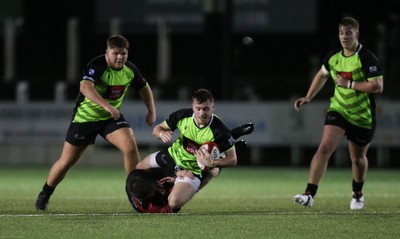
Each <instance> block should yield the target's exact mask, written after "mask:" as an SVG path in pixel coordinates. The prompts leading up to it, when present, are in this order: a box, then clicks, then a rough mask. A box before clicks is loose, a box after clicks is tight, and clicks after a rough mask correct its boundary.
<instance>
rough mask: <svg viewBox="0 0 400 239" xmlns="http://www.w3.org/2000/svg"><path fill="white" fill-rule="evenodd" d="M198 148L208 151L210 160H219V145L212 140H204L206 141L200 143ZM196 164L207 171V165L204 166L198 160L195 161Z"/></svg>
mask: <svg viewBox="0 0 400 239" xmlns="http://www.w3.org/2000/svg"><path fill="white" fill-rule="evenodd" d="M199 150H205V151H208V153H209V154H210V155H211V159H212V160H219V159H220V158H221V153H220V151H219V147H218V145H217V144H216V143H215V142H213V141H209V142H206V143H204V144H202V145H201V146H200V147H199ZM197 164H198V165H199V167H200V169H201V170H203V171H207V170H208V168H207V166H205V165H204V164H202V163H200V162H199V161H197Z"/></svg>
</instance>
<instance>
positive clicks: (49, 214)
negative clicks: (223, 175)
mask: <svg viewBox="0 0 400 239" xmlns="http://www.w3.org/2000/svg"><path fill="white" fill-rule="evenodd" d="M168 214H169V215H176V216H179V215H202V216H207V214H203V213H199V214H196V213H176V214H174V213H168ZM217 214H218V215H221V214H224V212H220V213H217ZM355 214H364V215H396V214H400V211H393V212H378V211H373V212H360V211H357V212H354V211H349V212H297V211H296V212H291V211H288V212H249V213H246V212H238V213H227V214H226V215H227V216H232V215H239V216H251V215H266V216H274V215H293V216H296V215H355ZM144 215H160V214H157V213H155V214H149V213H144V214H141V213H136V212H132V213H38V214H0V218H4V217H81V216H93V217H97V216H101V217H104V216H110V217H118V216H122V217H125V216H144ZM163 215H165V214H163ZM209 216H212V215H209Z"/></svg>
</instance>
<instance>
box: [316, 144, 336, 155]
mask: <svg viewBox="0 0 400 239" xmlns="http://www.w3.org/2000/svg"><path fill="white" fill-rule="evenodd" d="M333 150H334V147H332V146H331V145H330V144H326V143H322V144H321V145H320V146H319V148H318V152H319V153H320V154H322V155H326V156H329V155H331V154H332V152H333Z"/></svg>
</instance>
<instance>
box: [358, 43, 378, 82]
mask: <svg viewBox="0 0 400 239" xmlns="http://www.w3.org/2000/svg"><path fill="white" fill-rule="evenodd" d="M360 60H361V65H362V69H363V71H364V72H365V78H367V79H368V78H373V77H377V76H382V75H383V68H382V65H381V63H380V62H379V60H378V58H377V57H376V56H375V55H374V53H372V52H371V51H369V50H367V49H365V50H364V51H362V52H360Z"/></svg>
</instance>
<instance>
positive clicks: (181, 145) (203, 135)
mask: <svg viewBox="0 0 400 239" xmlns="http://www.w3.org/2000/svg"><path fill="white" fill-rule="evenodd" d="M165 123H166V124H167V125H168V127H169V128H170V130H172V131H174V130H176V129H179V131H180V135H179V138H178V139H177V140H176V141H175V142H174V143H173V144H172V145H171V146H170V147H169V148H168V152H169V153H170V154H171V156H172V158H173V159H174V161H175V163H176V165H177V166H179V167H180V168H183V169H188V170H191V171H192V172H193V173H194V174H197V175H200V174H201V169H200V168H199V166H198V164H197V160H196V157H195V156H194V153H195V151H196V150H197V149H198V148H199V147H200V145H202V144H204V143H205V142H208V141H214V142H215V143H217V145H218V146H219V149H220V151H221V152H226V151H229V150H231V149H232V148H233V146H234V139H233V138H232V135H231V133H230V131H229V130H228V128H227V127H226V125H225V124H224V123H223V122H222V120H221V119H220V118H219V117H218V116H217V115H214V114H213V115H212V117H211V120H210V122H209V124H208V125H207V126H205V127H203V128H199V127H198V126H197V125H196V123H195V122H194V115H193V110H192V109H182V110H178V111H176V112H173V113H172V114H170V115H169V117H168V119H166V120H165Z"/></svg>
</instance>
